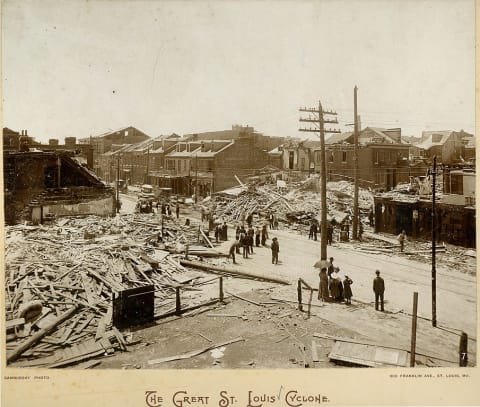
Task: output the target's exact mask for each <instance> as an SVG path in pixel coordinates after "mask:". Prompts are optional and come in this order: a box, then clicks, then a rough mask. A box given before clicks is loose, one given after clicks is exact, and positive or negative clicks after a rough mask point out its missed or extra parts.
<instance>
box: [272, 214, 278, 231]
mask: <svg viewBox="0 0 480 407" xmlns="http://www.w3.org/2000/svg"><path fill="white" fill-rule="evenodd" d="M273 228H274V229H275V230H278V218H277V215H273Z"/></svg>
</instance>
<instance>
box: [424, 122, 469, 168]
mask: <svg viewBox="0 0 480 407" xmlns="http://www.w3.org/2000/svg"><path fill="white" fill-rule="evenodd" d="M468 137H473V135H471V134H469V133H467V132H465V131H463V130H460V131H453V130H442V131H424V132H422V139H421V141H420V142H419V143H417V144H416V147H417V148H419V149H420V151H421V154H422V156H424V157H425V158H427V159H429V160H430V161H431V160H432V159H433V157H434V156H436V157H437V163H438V164H455V163H459V162H461V161H462V160H463V156H464V154H465V141H464V139H465V138H468Z"/></svg>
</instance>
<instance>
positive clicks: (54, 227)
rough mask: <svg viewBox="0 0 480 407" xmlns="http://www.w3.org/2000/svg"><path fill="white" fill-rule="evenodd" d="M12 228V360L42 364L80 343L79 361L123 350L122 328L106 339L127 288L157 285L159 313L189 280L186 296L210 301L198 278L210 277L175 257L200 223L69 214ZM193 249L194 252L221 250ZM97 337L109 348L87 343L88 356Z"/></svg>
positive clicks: (8, 250) (8, 283) (8, 271)
mask: <svg viewBox="0 0 480 407" xmlns="http://www.w3.org/2000/svg"><path fill="white" fill-rule="evenodd" d="M162 229H163V232H164V236H163V239H161V241H160V242H158V239H157V238H155V239H153V241H152V239H151V236H152V235H154V234H155V233H161V232H162ZM5 231H6V245H5V261H6V267H5V292H6V296H5V297H6V317H7V318H6V320H7V323H6V329H7V331H8V336H7V340H8V343H7V360H8V362H9V363H15V364H17V363H18V364H21V365H22V366H28V365H36V364H37V363H36V361H35V359H42V358H45V357H50V356H54V355H57V356H58V354H63V353H65V352H66V349H70V348H72V349H73V348H74V347H80V349H77V350H78V352H77V353H79V354H78V355H77V356H75V357H72V358H73V359H74V360H75V361H80V360H82V361H83V360H85V358H83V357H82V355H84V356H86V355H87V354H88V355H90V356H91V357H94V355H99V354H103V353H105V352H107V353H108V352H111V351H112V349H115V348H119V349H123V348H124V347H125V346H124V345H123V343H122V342H123V335H122V334H121V333H118V334H117V335H113V337H112V339H113V345H108V343H107V340H106V339H105V335H110V334H109V332H111V330H112V328H113V327H112V319H113V318H112V316H113V315H112V314H113V309H112V308H113V305H112V298H113V296H114V294H116V293H119V292H121V291H123V290H127V289H132V288H138V287H144V286H150V285H151V286H153V287H154V289H155V292H154V296H155V309H156V310H157V309H158V308H161V307H164V306H165V305H167V304H169V303H171V301H172V300H174V299H175V290H176V288H177V287H179V286H180V285H182V284H189V285H188V286H186V287H185V293H184V295H183V297H184V299H185V300H186V301H189V302H194V303H195V302H201V301H202V300H203V296H204V294H203V292H202V290H200V289H195V288H193V287H191V284H190V283H191V282H192V281H195V280H196V279H199V278H200V277H203V276H204V274H203V273H201V272H199V271H193V270H188V269H187V268H185V267H183V266H181V265H180V263H179V262H178V255H176V254H174V252H175V251H176V250H177V247H176V246H177V245H178V244H183V243H184V244H185V245H189V244H192V243H194V244H196V243H197V239H198V228H197V226H195V225H192V226H190V227H189V226H181V225H178V224H177V223H175V221H174V220H168V219H167V220H164V224H163V228H162V225H161V224H159V222H158V219H155V218H154V217H152V216H151V215H133V216H130V215H127V216H125V217H117V218H110V219H105V218H99V217H96V216H88V217H82V218H75V217H72V218H63V219H60V220H58V221H57V222H56V223H54V224H51V225H41V226H33V227H32V226H26V225H15V226H11V227H7V228H6V229H5ZM166 232H168V233H166ZM85 237H87V238H86V239H85ZM192 247H194V250H193V253H194V254H199V255H205V251H206V252H214V250H213V249H211V248H206V247H201V246H198V245H197V246H192ZM89 341H94V342H102V341H103V345H105V346H103V347H102V349H103V350H102V349H100V348H98V346H97V347H96V348H95V350H92V351H91V352H90V351H88V352H87V350H88V349H90V350H91V349H93V348H92V347H88V346H87V348H88V349H84V350H85V352H84V353H85V354H83V353H82V352H83V350H82V349H83V348H82V346H81V345H82V344H87V343H89ZM110 343H112V342H110ZM95 346H96V345H95ZM62 352H63V353H62ZM67 353H68V352H67ZM67 357H68V358H70V356H68V355H67V354H64V357H63V359H65V360H63V359H61V358H60V359H58V358H57V359H55V366H60V365H62V366H63V365H67V364H70V362H69V363H66V359H67ZM72 358H70V359H72ZM73 359H72V360H73ZM44 362H45V363H42V364H44V365H49V364H48V363H47V360H45V361H44ZM52 363H53V362H52ZM72 363H73V362H72Z"/></svg>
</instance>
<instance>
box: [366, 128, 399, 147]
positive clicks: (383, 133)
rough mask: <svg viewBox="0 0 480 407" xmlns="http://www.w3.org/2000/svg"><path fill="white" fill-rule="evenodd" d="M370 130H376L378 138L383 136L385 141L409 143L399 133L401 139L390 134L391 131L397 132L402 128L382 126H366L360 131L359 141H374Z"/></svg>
mask: <svg viewBox="0 0 480 407" xmlns="http://www.w3.org/2000/svg"><path fill="white" fill-rule="evenodd" d="M368 130H371V131H373V132H374V134H375V135H376V136H377V137H378V138H382V139H383V142H385V143H393V144H408V143H405V141H403V140H402V139H401V135H400V134H399V139H396V138H395V137H393V136H392V135H390V134H389V133H391V132H395V131H397V130H398V131H400V129H384V128H381V127H370V126H368V127H365V128H364V129H363V130H362V131H360V133H359V135H358V142H359V143H372V142H375V139H374V137H368V136H367V135H368Z"/></svg>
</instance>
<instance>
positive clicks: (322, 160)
mask: <svg viewBox="0 0 480 407" xmlns="http://www.w3.org/2000/svg"><path fill="white" fill-rule="evenodd" d="M318 122H319V126H320V177H321V189H320V194H321V197H320V198H321V200H322V202H321V204H322V206H321V208H322V209H321V210H322V214H321V215H322V217H321V224H322V234H321V236H320V250H321V252H320V258H321V260H327V167H326V163H325V129H324V127H323V125H324V123H323V109H322V103H321V102H320V101H318Z"/></svg>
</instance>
